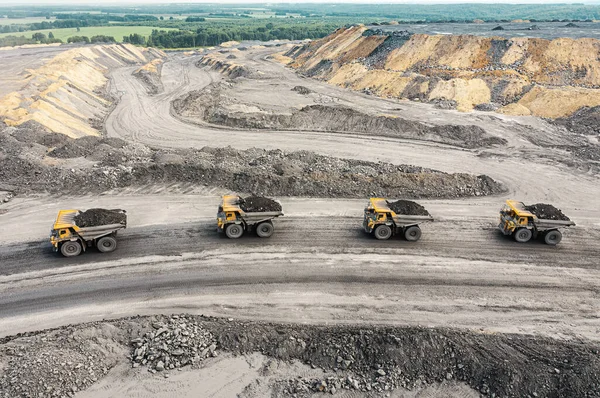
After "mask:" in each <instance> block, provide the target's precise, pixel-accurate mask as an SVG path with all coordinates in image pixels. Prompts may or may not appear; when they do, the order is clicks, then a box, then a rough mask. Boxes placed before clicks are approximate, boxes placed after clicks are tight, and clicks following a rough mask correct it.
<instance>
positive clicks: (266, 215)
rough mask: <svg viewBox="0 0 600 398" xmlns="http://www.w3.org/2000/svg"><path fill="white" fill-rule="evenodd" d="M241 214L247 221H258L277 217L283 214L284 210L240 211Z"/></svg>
mask: <svg viewBox="0 0 600 398" xmlns="http://www.w3.org/2000/svg"><path fill="white" fill-rule="evenodd" d="M240 216H241V217H242V218H243V219H244V221H246V222H258V221H263V220H270V219H273V218H275V217H280V216H283V212H282V211H264V212H254V213H245V212H243V211H240Z"/></svg>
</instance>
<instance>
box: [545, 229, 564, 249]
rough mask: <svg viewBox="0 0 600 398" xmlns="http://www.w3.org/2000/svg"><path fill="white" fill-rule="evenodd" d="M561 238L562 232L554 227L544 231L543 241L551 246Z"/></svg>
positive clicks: (556, 243)
mask: <svg viewBox="0 0 600 398" xmlns="http://www.w3.org/2000/svg"><path fill="white" fill-rule="evenodd" d="M561 240H562V234H561V233H560V231H558V230H556V229H554V230H552V231H548V232H546V235H545V236H544V242H546V244H547V245H551V246H556V245H558V244H559V243H560V241H561Z"/></svg>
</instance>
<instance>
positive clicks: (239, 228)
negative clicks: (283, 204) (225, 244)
mask: <svg viewBox="0 0 600 398" xmlns="http://www.w3.org/2000/svg"><path fill="white" fill-rule="evenodd" d="M240 200H241V198H240V197H239V196H236V195H225V196H223V201H222V202H221V205H220V206H219V210H218V213H217V231H219V232H225V235H227V237H228V238H230V239H237V238H240V237H241V236H242V235H243V234H244V232H245V231H250V230H254V231H255V232H256V235H258V236H259V237H261V238H268V237H270V236H271V235H273V231H274V230H275V228H274V227H273V219H274V218H277V217H280V216H283V212H281V211H269V212H266V211H265V212H262V211H261V212H252V213H250V212H245V211H244V210H242V209H241V208H240Z"/></svg>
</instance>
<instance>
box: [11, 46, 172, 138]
mask: <svg viewBox="0 0 600 398" xmlns="http://www.w3.org/2000/svg"><path fill="white" fill-rule="evenodd" d="M163 55H164V54H163V53H162V52H161V51H158V50H154V49H140V48H138V47H135V46H132V45H121V44H112V45H98V46H91V47H79V48H73V49H71V50H68V51H65V52H62V53H60V54H58V55H57V56H55V57H54V58H53V59H52V60H50V61H49V62H47V63H45V64H43V65H41V66H40V67H38V68H36V69H30V70H27V73H28V75H27V76H26V84H25V85H24V87H23V88H22V89H20V90H18V91H14V92H11V93H8V94H7V95H5V96H4V97H1V98H0V121H3V122H4V123H6V124H7V125H10V126H18V125H21V124H23V123H25V122H27V121H30V120H33V121H35V122H38V123H40V124H41V125H43V126H44V127H46V128H47V129H49V130H51V131H53V132H56V133H62V134H65V135H68V136H69V137H72V138H77V137H83V136H87V135H92V136H97V135H99V131H98V124H99V123H98V122H97V121H98V120H101V119H103V118H104V116H106V114H107V113H108V111H109V107H110V105H111V101H110V100H109V99H107V98H104V97H103V96H102V95H101V92H102V91H103V90H104V88H105V87H106V85H107V83H108V76H107V73H108V71H109V70H110V69H112V68H116V67H120V66H126V65H135V64H146V63H147V62H148V61H150V60H153V59H156V58H159V57H162V56H163Z"/></svg>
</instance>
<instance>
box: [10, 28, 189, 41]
mask: <svg viewBox="0 0 600 398" xmlns="http://www.w3.org/2000/svg"><path fill="white" fill-rule="evenodd" d="M80 29H81V31H79V32H77V28H64V29H45V30H31V31H28V32H17V33H1V34H0V37H6V36H10V35H14V36H25V37H28V38H29V37H31V35H32V34H34V33H37V32H40V33H43V34H45V35H46V36H48V33H49V32H52V33H53V34H54V37H55V38H57V39H61V40H62V41H64V42H65V43H66V42H67V39H68V38H69V37H71V36H87V37H90V38H91V37H92V36H96V35H106V36H113V37H114V38H115V40H116V41H118V42H121V41H123V36H128V35H130V34H132V33H137V34H140V35H142V36H146V37H148V36H150V33H152V29H157V28H153V27H151V26H93V27H88V28H80ZM158 29H160V30H177V29H171V28H158Z"/></svg>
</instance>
